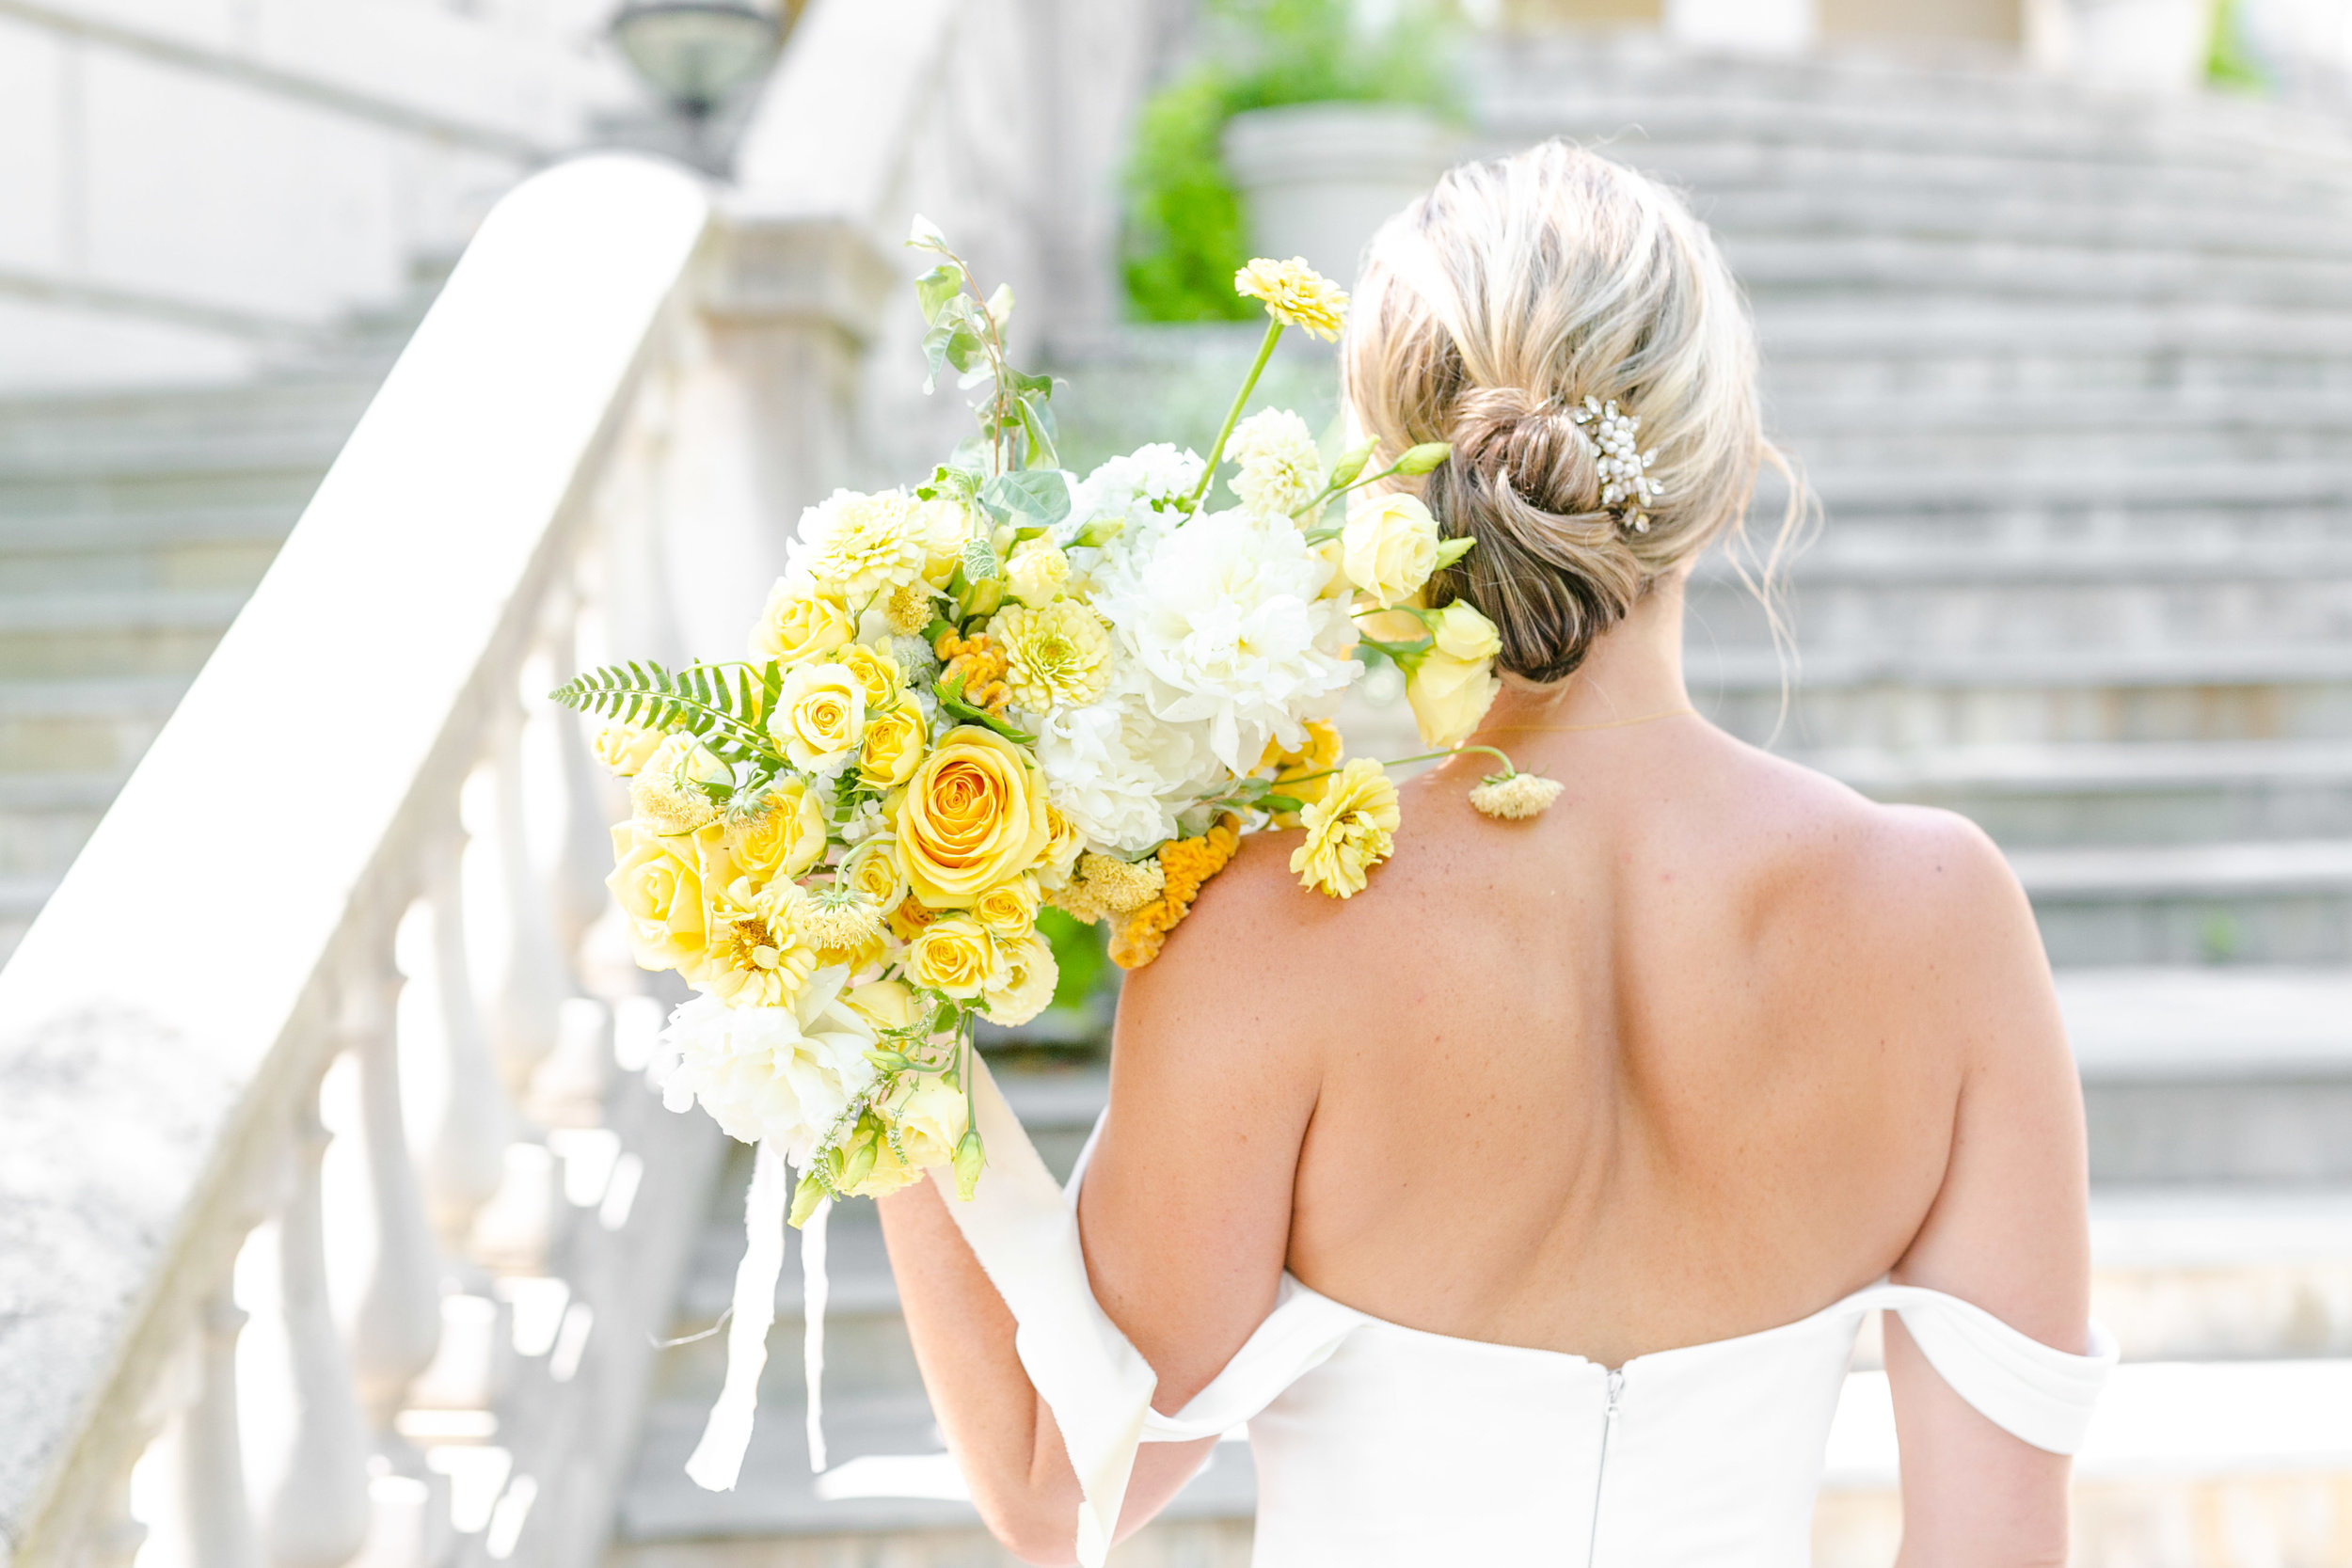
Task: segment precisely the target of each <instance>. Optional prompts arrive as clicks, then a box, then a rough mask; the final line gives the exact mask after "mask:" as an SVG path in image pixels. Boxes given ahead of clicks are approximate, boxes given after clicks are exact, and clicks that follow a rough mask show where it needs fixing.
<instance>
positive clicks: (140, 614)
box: [0, 589, 246, 678]
mask: <svg viewBox="0 0 2352 1568" xmlns="http://www.w3.org/2000/svg"><path fill="white" fill-rule="evenodd" d="M245 601H246V594H245V593H244V592H243V591H241V590H229V591H222V590H189V589H131V590H118V591H115V592H111V593H60V592H51V593H45V594H0V678H7V677H10V676H60V677H63V676H71V677H76V678H89V677H103V676H110V675H173V674H187V675H193V674H194V673H196V672H197V671H198V670H199V669H200V668H202V666H203V663H204V660H205V659H206V658H207V657H211V654H212V651H213V648H214V646H215V644H216V643H218V642H219V641H220V638H221V634H222V633H223V632H225V631H227V630H228V629H229V623H230V622H231V621H233V620H235V619H236V616H237V611H238V610H242V609H243V608H244V607H245Z"/></svg>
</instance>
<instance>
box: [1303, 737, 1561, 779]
mask: <svg viewBox="0 0 2352 1568" xmlns="http://www.w3.org/2000/svg"><path fill="white" fill-rule="evenodd" d="M1464 752H1486V754H1487V755H1488V756H1490V757H1492V758H1494V759H1495V760H1496V761H1497V762H1500V763H1501V764H1502V771H1503V773H1504V775H1505V776H1506V777H1508V776H1509V775H1511V774H1514V773H1517V772H1518V766H1517V765H1516V764H1514V763H1513V762H1512V761H1511V759H1510V757H1509V756H1508V755H1507V754H1506V753H1504V752H1500V751H1497V750H1496V749H1495V748H1494V747H1492V746H1456V747H1455V748H1454V750H1452V751H1450V752H1422V754H1421V755H1419V756H1417V757H1383V758H1382V759H1381V761H1380V766H1381V767H1383V768H1403V767H1406V766H1407V765H1408V764H1411V763H1416V762H1436V761H1437V760H1438V758H1439V757H1458V756H1460V755H1462V754H1463V753H1464ZM1345 770H1346V767H1345V765H1344V764H1343V765H1341V766H1340V767H1338V768H1325V769H1324V770H1323V771H1322V772H1320V773H1301V774H1300V775H1299V776H1298V777H1296V778H1295V779H1284V780H1282V781H1281V783H1282V784H1312V783H1314V782H1315V781H1316V780H1317V779H1327V778H1330V777H1331V776H1332V775H1333V774H1335V773H1341V772H1344V771H1345Z"/></svg>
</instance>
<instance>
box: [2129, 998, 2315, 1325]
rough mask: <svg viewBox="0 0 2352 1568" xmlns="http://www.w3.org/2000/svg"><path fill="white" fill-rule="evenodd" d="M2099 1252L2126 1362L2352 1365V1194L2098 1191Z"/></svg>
mask: <svg viewBox="0 0 2352 1568" xmlns="http://www.w3.org/2000/svg"><path fill="white" fill-rule="evenodd" d="M2344 1033H2346V1034H2352V1028H2347V1029H2346V1030H2345V1031H2344ZM2090 1252H2091V1259H2092V1263H2093V1268H2094V1271H2095V1272H2094V1273H2093V1275H2092V1280H2091V1315H2092V1316H2093V1317H2095V1318H2097V1319H2098V1320H2099V1322H2100V1323H2103V1324H2105V1325H2106V1329H2107V1331H2108V1332H2109V1333H2111V1334H2113V1335H2114V1336H2115V1338H2116V1340H2117V1342H2118V1343H2119V1344H2120V1345H2122V1350H2123V1356H2124V1359H2125V1360H2127V1361H2233V1360H2257V1361H2266V1360H2280V1359H2285V1358H2294V1357H2344V1356H2352V1190H2347V1189H2345V1188H2343V1187H2312V1188H2306V1187H2271V1188H2264V1187H2253V1188H2249V1187H2242V1186H2241V1187H2205V1188H2189V1189H2186V1190H2183V1189H2181V1188H2177V1187H2122V1186H2117V1187H2099V1188H2094V1189H2093V1190H2092V1192H2091V1197H2090Z"/></svg>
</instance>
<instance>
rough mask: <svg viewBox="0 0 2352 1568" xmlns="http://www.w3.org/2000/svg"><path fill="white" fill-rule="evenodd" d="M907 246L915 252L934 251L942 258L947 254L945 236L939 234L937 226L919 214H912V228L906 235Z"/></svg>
mask: <svg viewBox="0 0 2352 1568" xmlns="http://www.w3.org/2000/svg"><path fill="white" fill-rule="evenodd" d="M907 244H908V245H913V246H914V248H915V249H917V250H936V251H938V252H939V253H940V254H941V255H943V256H945V255H946V253H947V236H946V234H944V233H942V232H940V229H939V225H937V224H935V223H933V222H932V221H931V220H930V219H929V218H927V217H925V216H924V215H923V214H920V213H917V214H914V226H913V227H912V228H911V229H910V230H908V233H907Z"/></svg>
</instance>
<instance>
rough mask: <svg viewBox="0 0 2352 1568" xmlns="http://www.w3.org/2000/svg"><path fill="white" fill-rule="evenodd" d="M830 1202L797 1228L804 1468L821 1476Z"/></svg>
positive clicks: (825, 1201)
mask: <svg viewBox="0 0 2352 1568" xmlns="http://www.w3.org/2000/svg"><path fill="white" fill-rule="evenodd" d="M832 1212H833V1199H831V1198H829V1197H828V1198H823V1199H820V1200H819V1201H818V1205H817V1212H815V1213H813V1214H811V1215H809V1216H808V1220H807V1222H806V1223H805V1224H803V1226H802V1227H801V1323H802V1331H801V1368H802V1370H803V1372H804V1373H805V1374H806V1376H807V1381H808V1467H809V1469H810V1470H811V1471H813V1472H814V1473H816V1474H818V1475H823V1474H824V1473H825V1296H826V1293H827V1284H826V1279H825V1216H826V1215H828V1214H830V1213H832Z"/></svg>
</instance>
